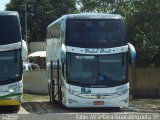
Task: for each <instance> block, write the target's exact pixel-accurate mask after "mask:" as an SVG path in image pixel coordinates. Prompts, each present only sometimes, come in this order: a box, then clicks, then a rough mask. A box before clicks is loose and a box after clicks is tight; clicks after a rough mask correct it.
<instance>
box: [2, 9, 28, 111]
mask: <svg viewBox="0 0 160 120" xmlns="http://www.w3.org/2000/svg"><path fill="white" fill-rule="evenodd" d="M26 56H27V46H26V42H25V41H23V40H22V38H21V29H20V20H19V15H18V12H15V11H1V12H0V106H12V107H13V109H14V110H16V111H17V110H19V108H20V104H21V100H22V93H23V82H22V73H23V69H22V63H23V62H22V59H25V58H26Z"/></svg>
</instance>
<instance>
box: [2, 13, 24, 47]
mask: <svg viewBox="0 0 160 120" xmlns="http://www.w3.org/2000/svg"><path fill="white" fill-rule="evenodd" d="M20 41H21V34H20V24H19V20H18V17H17V16H15V15H8V16H7V15H6V16H5V15H4V16H0V45H5V44H12V43H16V42H20Z"/></svg>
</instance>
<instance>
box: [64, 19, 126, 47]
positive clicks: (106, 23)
mask: <svg viewBox="0 0 160 120" xmlns="http://www.w3.org/2000/svg"><path fill="white" fill-rule="evenodd" d="M125 34H126V33H125V25H124V21H123V19H71V18H70V19H67V20H66V45H68V46H75V47H85V48H105V47H117V46H123V45H125V44H126V41H125V37H126V35H125ZM88 44H89V45H88Z"/></svg>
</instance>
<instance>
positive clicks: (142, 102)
mask: <svg viewBox="0 0 160 120" xmlns="http://www.w3.org/2000/svg"><path fill="white" fill-rule="evenodd" d="M130 104H133V105H136V106H140V107H146V108H152V109H158V110H160V99H133V100H130Z"/></svg>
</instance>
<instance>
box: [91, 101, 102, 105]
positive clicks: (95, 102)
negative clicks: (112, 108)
mask: <svg viewBox="0 0 160 120" xmlns="http://www.w3.org/2000/svg"><path fill="white" fill-rule="evenodd" d="M93 104H94V105H104V101H94V102H93Z"/></svg>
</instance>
